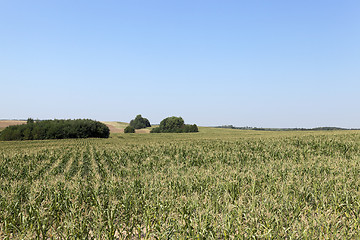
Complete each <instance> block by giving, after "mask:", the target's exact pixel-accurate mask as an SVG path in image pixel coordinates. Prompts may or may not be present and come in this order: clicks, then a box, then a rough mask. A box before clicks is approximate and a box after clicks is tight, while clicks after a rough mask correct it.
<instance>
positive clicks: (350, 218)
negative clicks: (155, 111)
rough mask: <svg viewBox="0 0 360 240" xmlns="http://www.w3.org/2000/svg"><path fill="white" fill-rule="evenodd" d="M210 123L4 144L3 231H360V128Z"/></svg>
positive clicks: (289, 235) (291, 234)
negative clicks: (194, 128)
mask: <svg viewBox="0 0 360 240" xmlns="http://www.w3.org/2000/svg"><path fill="white" fill-rule="evenodd" d="M124 125H125V124H124ZM124 125H121V123H119V124H118V125H117V126H118V127H119V128H120V126H122V127H123V126H124ZM199 130H200V132H199V133H181V134H160V133H159V134H121V133H113V134H111V137H110V138H109V139H72V140H46V141H22V142H16V141H15V142H0V153H1V154H0V239H4V238H9V239H36V238H38V239H40V238H41V239H91V238H94V239H272V238H274V239H359V238H360V220H359V218H360V217H359V216H360V131H323V132H322V131H317V132H311V131H306V132H296V131H292V132H265V131H245V130H233V129H216V128H200V129H199Z"/></svg>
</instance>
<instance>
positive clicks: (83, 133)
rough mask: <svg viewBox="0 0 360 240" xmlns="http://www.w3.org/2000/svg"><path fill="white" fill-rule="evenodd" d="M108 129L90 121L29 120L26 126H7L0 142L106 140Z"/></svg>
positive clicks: (99, 123)
mask: <svg viewBox="0 0 360 240" xmlns="http://www.w3.org/2000/svg"><path fill="white" fill-rule="evenodd" d="M109 135H110V130H109V128H108V127H107V126H106V125H105V124H103V123H101V122H98V121H94V120H90V119H75V120H70V119H69V120H57V119H55V120H43V121H34V120H33V119H31V118H29V119H28V120H27V123H26V124H23V125H16V126H8V127H7V128H5V129H4V130H3V131H2V132H1V133H0V140H4V141H11V140H43V139H64V138H108V137H109Z"/></svg>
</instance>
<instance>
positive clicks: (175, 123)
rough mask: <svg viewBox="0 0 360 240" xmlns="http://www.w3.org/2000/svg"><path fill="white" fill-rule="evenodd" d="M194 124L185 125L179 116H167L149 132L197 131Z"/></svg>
mask: <svg viewBox="0 0 360 240" xmlns="http://www.w3.org/2000/svg"><path fill="white" fill-rule="evenodd" d="M198 131H199V129H198V127H197V126H196V124H193V125H186V124H185V123H184V120H183V119H182V118H181V117H168V118H165V119H163V120H162V121H161V122H160V125H159V127H156V128H153V129H152V130H151V133H188V132H198Z"/></svg>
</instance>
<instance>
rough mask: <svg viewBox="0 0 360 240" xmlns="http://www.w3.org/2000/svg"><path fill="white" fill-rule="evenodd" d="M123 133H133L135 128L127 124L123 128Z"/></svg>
mask: <svg viewBox="0 0 360 240" xmlns="http://www.w3.org/2000/svg"><path fill="white" fill-rule="evenodd" d="M124 133H135V128H133V127H132V126H127V127H126V128H125V129H124Z"/></svg>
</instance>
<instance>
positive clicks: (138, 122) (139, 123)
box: [130, 114, 151, 129]
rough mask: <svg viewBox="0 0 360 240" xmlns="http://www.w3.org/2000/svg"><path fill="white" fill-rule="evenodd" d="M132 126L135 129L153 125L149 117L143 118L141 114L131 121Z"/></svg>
mask: <svg viewBox="0 0 360 240" xmlns="http://www.w3.org/2000/svg"><path fill="white" fill-rule="evenodd" d="M130 126H131V127H133V128H135V129H141V128H147V127H151V125H150V122H149V120H148V119H147V118H143V117H142V116H141V115H140V114H139V115H137V116H136V117H135V119H133V120H131V121H130Z"/></svg>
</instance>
